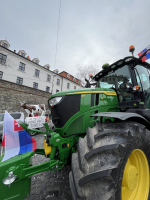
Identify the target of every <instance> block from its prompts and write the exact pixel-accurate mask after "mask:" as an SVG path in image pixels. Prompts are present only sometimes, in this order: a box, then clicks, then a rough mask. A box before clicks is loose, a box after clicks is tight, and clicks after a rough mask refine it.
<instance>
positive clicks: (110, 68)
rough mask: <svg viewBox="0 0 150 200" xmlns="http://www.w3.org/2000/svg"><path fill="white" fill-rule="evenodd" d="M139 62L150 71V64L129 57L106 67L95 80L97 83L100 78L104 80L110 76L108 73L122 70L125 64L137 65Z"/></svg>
mask: <svg viewBox="0 0 150 200" xmlns="http://www.w3.org/2000/svg"><path fill="white" fill-rule="evenodd" d="M135 62H138V63H139V64H141V65H145V67H146V68H148V69H150V64H149V63H147V62H142V61H140V60H139V59H138V58H135V57H133V56H128V57H125V58H123V59H120V60H118V61H116V62H114V63H113V64H111V65H109V66H108V67H105V68H104V69H103V70H101V71H100V72H98V73H97V74H96V75H95V76H94V77H93V79H94V80H95V81H97V80H98V79H99V78H102V77H104V76H106V75H108V73H109V72H110V71H116V70H117V69H118V68H121V67H122V66H124V65H125V64H131V63H135Z"/></svg>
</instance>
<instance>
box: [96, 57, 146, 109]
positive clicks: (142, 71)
mask: <svg viewBox="0 0 150 200" xmlns="http://www.w3.org/2000/svg"><path fill="white" fill-rule="evenodd" d="M149 77H150V64H148V63H146V62H144V63H143V62H142V61H140V60H139V59H137V58H135V57H126V58H124V59H122V60H119V61H117V62H115V63H113V64H112V65H108V64H107V65H106V64H105V65H104V66H103V70H102V71H100V72H99V73H98V74H96V75H95V77H94V78H93V79H94V80H95V81H97V87H100V88H109V89H113V90H114V91H115V92H116V93H117V97H118V102H119V103H118V106H119V108H120V109H121V110H126V109H128V108H133V107H134V108H138V107H139V104H140V102H144V103H145V107H146V108H147V109H149V108H150V78H149Z"/></svg>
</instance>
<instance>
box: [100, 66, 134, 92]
mask: <svg viewBox="0 0 150 200" xmlns="http://www.w3.org/2000/svg"><path fill="white" fill-rule="evenodd" d="M98 82H99V87H101V88H115V89H116V90H118V89H119V88H121V87H122V86H124V85H126V83H127V82H130V83H131V76H130V72H129V68H128V65H125V66H123V67H122V68H119V69H117V70H116V71H115V72H113V71H112V72H110V73H109V74H108V75H107V76H104V77H102V78H100V79H99V81H98Z"/></svg>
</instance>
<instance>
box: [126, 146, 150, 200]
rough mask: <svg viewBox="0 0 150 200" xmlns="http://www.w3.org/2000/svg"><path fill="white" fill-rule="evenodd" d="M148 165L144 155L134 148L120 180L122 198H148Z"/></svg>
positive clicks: (139, 199) (137, 199) (138, 199)
mask: <svg viewBox="0 0 150 200" xmlns="http://www.w3.org/2000/svg"><path fill="white" fill-rule="evenodd" d="M148 194H149V165H148V161H147V158H146V155H145V154H144V152H143V151H141V150H140V149H135V150H134V151H133V152H132V153H131V155H130V157H129V159H128V161H127V163H126V166H125V169H124V174H123V180H122V200H148Z"/></svg>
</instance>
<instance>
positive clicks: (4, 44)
mask: <svg viewBox="0 0 150 200" xmlns="http://www.w3.org/2000/svg"><path fill="white" fill-rule="evenodd" d="M0 45H1V46H2V47H4V48H6V49H8V48H9V47H10V44H9V43H8V42H7V40H0Z"/></svg>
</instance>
